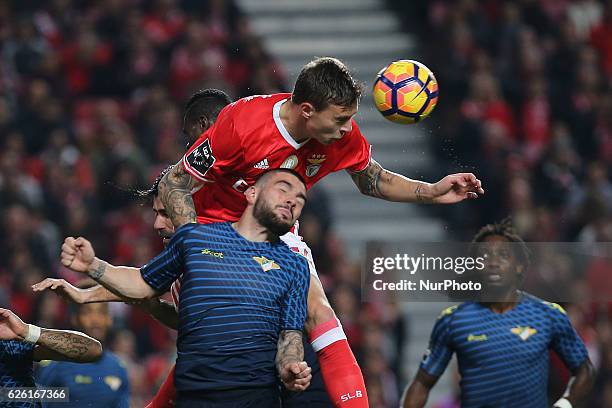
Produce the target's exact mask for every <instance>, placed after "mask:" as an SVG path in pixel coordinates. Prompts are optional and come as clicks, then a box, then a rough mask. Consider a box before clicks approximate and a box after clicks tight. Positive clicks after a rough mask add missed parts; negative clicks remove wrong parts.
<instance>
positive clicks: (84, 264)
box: [61, 237, 157, 300]
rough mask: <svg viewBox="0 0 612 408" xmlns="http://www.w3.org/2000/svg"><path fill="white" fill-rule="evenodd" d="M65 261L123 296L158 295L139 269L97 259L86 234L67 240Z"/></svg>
mask: <svg viewBox="0 0 612 408" xmlns="http://www.w3.org/2000/svg"><path fill="white" fill-rule="evenodd" d="M61 262H62V265H64V266H65V267H67V268H70V269H72V270H73V271H75V272H79V273H83V274H87V275H88V276H89V277H90V278H92V279H93V280H95V281H96V282H98V283H100V284H101V285H103V286H104V287H105V288H107V289H109V290H110V291H112V292H114V293H115V294H117V295H118V296H120V297H126V298H129V299H132V300H138V299H149V298H152V297H156V296H157V293H156V292H155V290H154V289H153V288H152V287H151V286H149V285H148V284H147V283H146V282H145V280H144V279H143V278H142V275H141V274H140V269H139V268H132V267H128V266H114V265H111V264H109V263H108V262H105V261H103V260H101V259H98V258H96V255H95V252H94V249H93V247H92V246H91V243H90V242H89V241H87V240H86V239H85V238H83V237H79V238H74V237H68V238H66V239H65V240H64V244H63V245H62V253H61Z"/></svg>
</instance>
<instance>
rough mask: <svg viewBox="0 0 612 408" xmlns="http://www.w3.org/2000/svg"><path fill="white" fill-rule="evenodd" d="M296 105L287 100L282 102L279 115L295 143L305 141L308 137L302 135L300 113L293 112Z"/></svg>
mask: <svg viewBox="0 0 612 408" xmlns="http://www.w3.org/2000/svg"><path fill="white" fill-rule="evenodd" d="M295 109H296V106H295V105H294V104H293V102H291V100H288V101H287V102H285V103H283V104H282V105H281V108H280V112H279V116H280V120H281V122H283V125H284V126H285V129H287V132H289V135H290V136H291V137H292V138H293V140H295V141H296V142H297V143H302V142H305V141H306V140H307V139H308V137H306V136H303V133H304V131H303V130H302V126H301V121H300V115H299V114H298V113H297V112H294V110H295Z"/></svg>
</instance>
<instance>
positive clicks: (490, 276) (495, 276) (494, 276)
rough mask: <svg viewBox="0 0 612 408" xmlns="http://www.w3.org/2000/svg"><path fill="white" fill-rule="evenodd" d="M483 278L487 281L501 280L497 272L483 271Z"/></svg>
mask: <svg viewBox="0 0 612 408" xmlns="http://www.w3.org/2000/svg"><path fill="white" fill-rule="evenodd" d="M484 278H485V279H486V280H487V281H488V282H500V281H501V280H502V276H501V275H500V274H499V273H485V274H484Z"/></svg>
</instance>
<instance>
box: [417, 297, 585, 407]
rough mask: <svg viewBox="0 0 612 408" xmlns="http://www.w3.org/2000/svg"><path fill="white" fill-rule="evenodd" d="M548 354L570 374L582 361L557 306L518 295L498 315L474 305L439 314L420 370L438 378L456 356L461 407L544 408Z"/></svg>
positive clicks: (582, 355) (578, 342) (579, 347)
mask: <svg viewBox="0 0 612 408" xmlns="http://www.w3.org/2000/svg"><path fill="white" fill-rule="evenodd" d="M550 349H552V350H554V351H555V352H556V353H557V354H558V355H559V356H560V357H561V359H562V360H563V361H564V363H565V365H566V366H567V367H568V368H569V369H570V370H574V369H576V368H578V367H579V366H580V365H581V364H582V363H583V362H584V361H585V360H586V359H587V357H588V355H587V351H586V348H585V346H584V343H583V342H582V340H581V339H580V338H579V337H578V334H577V333H576V331H575V330H574V328H573V327H572V325H571V323H570V321H569V319H568V318H567V315H566V314H565V311H564V310H563V308H561V306H559V305H557V304H555V303H549V302H545V301H542V300H540V299H538V298H536V297H534V296H531V295H528V294H525V293H522V294H521V300H520V302H519V303H518V304H517V305H516V307H515V308H514V309H512V310H510V311H508V312H505V313H503V314H498V313H495V312H493V311H491V310H490V309H489V308H487V307H485V306H484V305H482V304H480V303H476V302H467V303H463V304H461V305H459V306H453V307H451V308H448V309H446V310H444V311H443V312H442V314H441V315H440V317H439V318H438V320H437V321H436V323H435V325H434V328H433V331H432V334H431V339H430V344H429V349H428V350H427V352H426V354H425V356H424V359H423V362H422V363H421V368H422V369H423V370H425V371H426V372H427V373H429V374H430V375H433V376H436V377H438V376H440V375H441V374H442V372H443V371H444V369H445V368H446V366H447V365H448V362H449V360H450V358H451V356H452V354H453V353H456V354H457V361H458V364H459V372H460V374H461V383H460V387H461V406H462V407H463V408H470V407H478V408H488V407H490V408H505V407H508V408H509V407H530V408H539V407H542V408H544V407H547V406H548V402H547V397H546V395H547V382H548V352H549V350H550Z"/></svg>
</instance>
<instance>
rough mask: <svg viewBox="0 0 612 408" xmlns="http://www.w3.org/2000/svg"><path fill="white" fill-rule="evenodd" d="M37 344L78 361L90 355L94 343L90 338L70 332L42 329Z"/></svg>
mask: <svg viewBox="0 0 612 408" xmlns="http://www.w3.org/2000/svg"><path fill="white" fill-rule="evenodd" d="M38 344H40V345H41V346H44V347H46V348H48V349H50V350H53V351H56V352H58V353H60V354H61V355H63V356H66V357H68V358H69V359H71V360H78V359H81V358H83V357H84V356H87V355H89V354H91V348H92V347H94V346H95V345H96V342H95V340H94V339H92V338H90V337H86V336H83V335H81V334H77V333H74V332H70V331H59V330H49V329H43V330H42V332H41V334H40V338H39V339H38Z"/></svg>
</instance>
